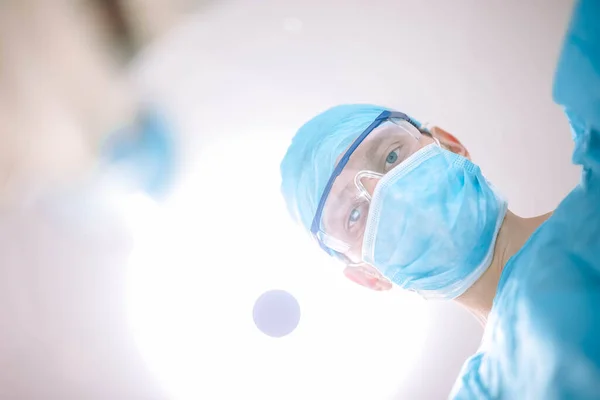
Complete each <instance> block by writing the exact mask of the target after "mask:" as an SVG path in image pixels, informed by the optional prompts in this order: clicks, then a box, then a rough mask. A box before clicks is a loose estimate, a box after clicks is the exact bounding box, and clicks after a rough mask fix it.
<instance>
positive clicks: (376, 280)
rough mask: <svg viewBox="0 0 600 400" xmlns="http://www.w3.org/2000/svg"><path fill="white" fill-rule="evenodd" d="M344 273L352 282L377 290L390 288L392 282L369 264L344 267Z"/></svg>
mask: <svg viewBox="0 0 600 400" xmlns="http://www.w3.org/2000/svg"><path fill="white" fill-rule="evenodd" d="M344 275H345V276H346V278H348V279H350V280H351V281H352V282H354V283H358V284H359V285H361V286H364V287H366V288H369V289H371V290H375V291H378V292H380V291H384V290H390V289H391V288H392V282H390V281H389V280H387V279H386V278H385V277H384V276H383V275H381V273H380V272H379V271H377V269H375V268H374V267H372V266H371V265H369V264H360V265H359V266H353V267H346V268H345V269H344Z"/></svg>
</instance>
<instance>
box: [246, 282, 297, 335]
mask: <svg viewBox="0 0 600 400" xmlns="http://www.w3.org/2000/svg"><path fill="white" fill-rule="evenodd" d="M253 318H254V323H255V324H256V327H257V328H258V329H260V330H261V332H263V333H264V334H265V335H267V336H271V337H282V336H286V335H289V334H290V333H292V332H293V331H294V329H296V327H297V326H298V323H299V322H300V305H299V304H298V301H297V300H296V298H295V297H294V296H292V295H291V294H290V293H288V292H286V291H285V290H270V291H268V292H265V293H263V294H262V295H261V296H260V297H259V298H258V299H257V300H256V303H255V304H254V310H253Z"/></svg>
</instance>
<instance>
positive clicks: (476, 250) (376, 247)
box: [362, 144, 507, 299]
mask: <svg viewBox="0 0 600 400" xmlns="http://www.w3.org/2000/svg"><path fill="white" fill-rule="evenodd" d="M506 210H507V204H506V201H505V200H504V199H503V198H502V197H501V195H500V194H499V193H498V192H497V191H496V190H495V189H494V188H493V186H492V185H491V184H490V183H489V182H488V181H487V180H486V179H485V177H484V176H483V175H482V173H481V170H480V169H479V167H478V166H477V165H475V164H473V163H472V162H471V161H469V160H468V159H466V158H464V157H462V156H459V155H457V154H454V153H452V152H450V151H447V150H444V149H442V148H441V147H440V146H439V145H437V144H431V145H428V146H426V147H424V148H422V149H421V150H419V151H418V152H416V153H415V154H413V155H412V156H411V157H410V158H408V159H407V160H406V161H405V162H403V163H402V164H400V165H398V166H397V167H395V168H394V169H392V170H391V171H389V172H388V173H387V174H385V175H384V176H383V177H382V178H381V180H380V181H379V183H378V184H377V186H376V188H375V191H374V193H373V198H372V200H371V205H370V208H369V215H368V220H367V224H366V227H365V235H364V240H363V248H362V253H363V254H362V255H363V260H364V261H365V262H367V263H369V264H371V265H373V266H374V267H376V268H377V269H378V270H379V271H380V272H381V273H382V274H383V275H385V276H386V277H387V278H388V279H390V280H391V281H392V282H394V283H395V284H397V285H399V286H400V287H402V288H405V289H409V290H413V291H416V292H418V293H419V294H421V295H422V296H424V297H426V298H443V299H452V298H455V297H457V296H460V295H461V294H463V293H464V292H465V291H466V290H467V289H468V288H469V287H470V286H471V285H472V284H473V283H475V281H476V280H477V279H479V278H480V277H481V275H482V274H483V273H484V272H485V270H486V269H487V268H488V267H489V265H490V263H491V261H492V257H493V252H494V245H495V243H496V237H497V236H498V231H499V230H500V226H501V225H502V221H503V220H504V216H505V215H506Z"/></svg>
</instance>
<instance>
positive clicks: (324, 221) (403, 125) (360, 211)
mask: <svg viewBox="0 0 600 400" xmlns="http://www.w3.org/2000/svg"><path fill="white" fill-rule="evenodd" d="M433 141H434V139H432V138H431V137H429V136H427V135H422V134H421V132H420V131H419V130H418V129H417V128H416V127H414V126H413V125H411V124H410V123H409V122H408V121H404V120H389V121H386V122H384V123H382V124H381V125H380V126H379V127H378V128H376V129H375V130H373V132H371V133H370V134H369V135H368V136H367V137H366V138H365V139H364V141H363V142H362V143H361V144H360V145H359V146H358V147H357V148H356V149H355V150H354V152H353V153H352V155H351V156H350V159H349V161H348V163H347V164H346V166H345V167H344V169H343V170H342V171H341V173H340V174H339V175H338V176H337V178H336V180H335V182H334V184H333V186H332V188H331V191H330V193H329V196H328V198H327V201H326V202H325V205H324V207H323V213H322V218H321V231H322V232H323V233H324V235H323V241H324V242H325V244H326V245H328V246H330V247H331V248H333V249H334V250H335V251H336V252H338V253H339V254H340V255H341V256H342V257H343V258H344V259H345V261H346V262H347V263H359V262H360V261H361V259H362V257H361V250H362V241H363V236H364V230H365V225H366V220H367V216H368V211H369V200H370V196H372V194H373V191H374V190H375V187H376V185H377V183H378V181H379V179H380V178H381V177H382V176H383V175H385V174H386V173H387V172H388V171H390V170H391V169H393V168H395V167H396V166H398V165H400V164H401V163H402V162H403V161H404V160H406V159H407V158H409V157H410V156H411V155H412V154H414V153H416V152H417V151H418V150H420V149H421V148H423V147H424V146H426V145H428V144H430V143H433ZM338 161H339V160H338Z"/></svg>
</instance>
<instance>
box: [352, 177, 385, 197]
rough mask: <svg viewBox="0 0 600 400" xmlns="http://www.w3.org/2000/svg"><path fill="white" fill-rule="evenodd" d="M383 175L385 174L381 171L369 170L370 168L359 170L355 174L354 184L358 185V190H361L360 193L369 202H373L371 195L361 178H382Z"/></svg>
mask: <svg viewBox="0 0 600 400" xmlns="http://www.w3.org/2000/svg"><path fill="white" fill-rule="evenodd" d="M382 177H383V174H380V173H379V172H374V171H369V170H362V171H358V172H357V173H356V175H355V176H354V186H356V188H357V189H358V191H359V192H360V194H361V195H362V196H364V197H365V198H366V199H367V200H368V201H369V202H371V195H370V194H369V192H368V191H367V189H366V188H365V185H363V183H362V181H361V179H362V178H373V179H381V178H382Z"/></svg>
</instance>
